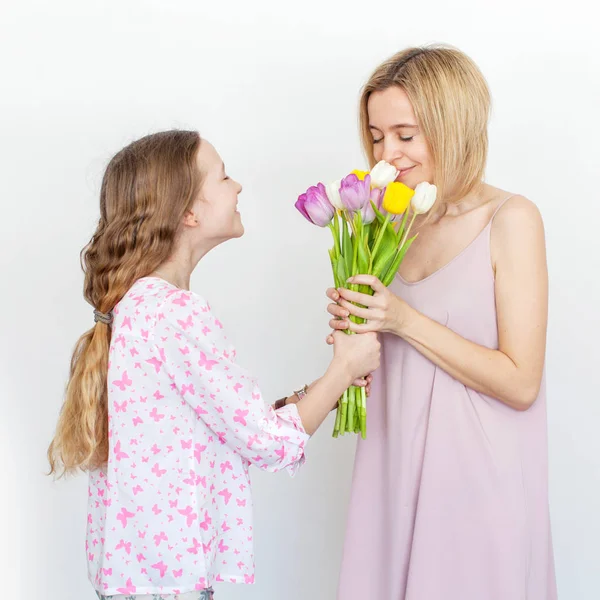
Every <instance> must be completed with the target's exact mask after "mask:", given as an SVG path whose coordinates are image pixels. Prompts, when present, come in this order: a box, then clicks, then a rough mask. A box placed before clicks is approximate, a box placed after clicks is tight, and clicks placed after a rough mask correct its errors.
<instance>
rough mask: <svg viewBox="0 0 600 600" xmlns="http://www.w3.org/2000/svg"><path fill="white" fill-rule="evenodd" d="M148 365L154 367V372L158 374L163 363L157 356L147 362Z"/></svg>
mask: <svg viewBox="0 0 600 600" xmlns="http://www.w3.org/2000/svg"><path fill="white" fill-rule="evenodd" d="M146 362H147V363H148V364H151V365H152V366H153V367H154V370H155V371H156V372H157V373H158V372H159V371H160V368H161V367H162V361H160V360H158V358H156V357H155V356H153V357H152V358H149V359H148V360H146Z"/></svg>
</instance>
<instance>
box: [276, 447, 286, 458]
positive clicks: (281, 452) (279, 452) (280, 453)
mask: <svg viewBox="0 0 600 600" xmlns="http://www.w3.org/2000/svg"><path fill="white" fill-rule="evenodd" d="M275 454H277V456H279V458H280V459H281V460H283V459H284V458H285V446H281V448H279V450H275Z"/></svg>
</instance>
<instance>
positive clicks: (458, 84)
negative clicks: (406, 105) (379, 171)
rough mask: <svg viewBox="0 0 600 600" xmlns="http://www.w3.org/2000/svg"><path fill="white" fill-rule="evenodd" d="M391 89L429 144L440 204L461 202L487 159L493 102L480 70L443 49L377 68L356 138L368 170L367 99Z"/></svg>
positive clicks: (420, 51)
mask: <svg viewBox="0 0 600 600" xmlns="http://www.w3.org/2000/svg"><path fill="white" fill-rule="evenodd" d="M392 86H398V87H400V88H401V89H403V90H404V91H405V92H406V94H407V96H408V98H409V100H410V102H411V104H412V106H413V109H414V111H415V116H416V117H417V121H418V123H419V126H420V128H421V130H422V132H423V134H424V136H425V139H426V140H427V142H428V145H429V150H430V152H431V155H432V157H433V163H434V171H435V173H434V181H433V182H432V183H435V184H436V185H437V187H438V203H442V202H443V203H449V202H452V201H457V200H460V199H461V198H463V197H464V196H466V195H467V194H468V193H469V192H471V191H472V190H473V189H474V188H475V187H476V186H477V185H478V184H479V183H480V182H481V181H482V180H483V176H484V172H485V164H486V160H487V151H488V132H487V126H488V120H489V114H490V106H491V99H490V92H489V89H488V86H487V83H486V81H485V78H484V77H483V75H482V73H481V71H480V70H479V68H478V67H477V65H476V64H475V63H474V62H473V61H472V60H471V59H470V58H469V57H468V56H467V55H465V54H463V53H462V52H460V51H459V50H456V49H454V48H450V47H447V46H429V47H422V48H408V49H407V50H403V51H402V52H398V53H397V54H395V55H394V56H392V57H391V58H389V59H388V60H386V61H385V62H384V63H382V64H381V65H379V66H378V67H377V68H376V69H375V71H374V72H373V74H372V75H371V77H370V78H369V80H368V81H367V83H366V85H365V86H364V88H363V90H362V94H361V99H360V134H361V140H362V145H363V149H364V151H365V154H366V156H367V159H368V161H369V164H370V165H371V166H373V165H374V164H375V157H374V156H373V136H372V133H371V130H370V129H369V112H368V102H369V97H370V96H371V94H372V93H373V92H380V91H384V90H386V89H388V88H390V87H392ZM433 212H434V211H432V213H433Z"/></svg>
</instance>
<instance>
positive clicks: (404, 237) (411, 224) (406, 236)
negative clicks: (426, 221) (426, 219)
mask: <svg viewBox="0 0 600 600" xmlns="http://www.w3.org/2000/svg"><path fill="white" fill-rule="evenodd" d="M416 217H417V213H413V216H412V219H411V220H410V225H409V226H408V229H407V230H406V231H405V232H404V235H403V236H402V241H401V242H400V245H399V246H398V248H402V246H404V243H405V242H406V239H407V238H408V234H409V233H410V230H411V228H412V226H413V223H414V222H415V218H416Z"/></svg>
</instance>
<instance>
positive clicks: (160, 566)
mask: <svg viewBox="0 0 600 600" xmlns="http://www.w3.org/2000/svg"><path fill="white" fill-rule="evenodd" d="M152 568H153V569H156V570H157V571H158V572H159V573H160V576H161V578H163V577H164V576H165V573H166V572H167V569H168V568H169V567H168V566H167V565H165V563H164V562H163V561H162V560H161V561H160V562H158V563H156V564H154V565H152Z"/></svg>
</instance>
